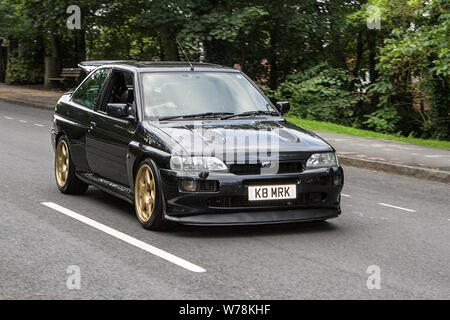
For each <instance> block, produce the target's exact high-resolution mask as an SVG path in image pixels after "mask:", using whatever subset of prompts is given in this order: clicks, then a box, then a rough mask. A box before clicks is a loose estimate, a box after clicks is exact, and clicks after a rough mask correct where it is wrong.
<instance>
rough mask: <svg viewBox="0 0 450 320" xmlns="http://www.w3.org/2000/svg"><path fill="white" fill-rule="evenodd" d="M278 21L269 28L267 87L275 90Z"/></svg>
mask: <svg viewBox="0 0 450 320" xmlns="http://www.w3.org/2000/svg"><path fill="white" fill-rule="evenodd" d="M279 29H280V23H279V21H276V22H275V24H274V26H273V28H272V29H271V30H270V57H269V65H270V74H269V88H270V89H272V90H276V89H277V87H278V77H279V66H278V55H279V52H278V43H279V39H280V34H279Z"/></svg>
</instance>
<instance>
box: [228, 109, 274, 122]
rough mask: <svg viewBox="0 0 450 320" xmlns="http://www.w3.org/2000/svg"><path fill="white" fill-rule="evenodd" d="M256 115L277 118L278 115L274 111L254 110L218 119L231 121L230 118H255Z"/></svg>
mask: <svg viewBox="0 0 450 320" xmlns="http://www.w3.org/2000/svg"><path fill="white" fill-rule="evenodd" d="M257 115H268V116H279V115H280V114H279V113H278V112H276V111H268V110H254V111H246V112H242V113H237V114H231V115H229V116H224V117H222V118H220V119H221V120H224V119H231V118H235V117H248V116H257Z"/></svg>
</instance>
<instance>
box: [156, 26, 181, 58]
mask: <svg viewBox="0 0 450 320" xmlns="http://www.w3.org/2000/svg"><path fill="white" fill-rule="evenodd" d="M176 35H177V32H176V31H174V30H171V28H169V27H168V26H161V27H160V29H159V38H160V43H161V60H163V61H178V60H180V57H179V55H178V45H177V41H176Z"/></svg>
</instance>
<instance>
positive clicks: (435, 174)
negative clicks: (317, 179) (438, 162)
mask: <svg viewBox="0 0 450 320" xmlns="http://www.w3.org/2000/svg"><path fill="white" fill-rule="evenodd" d="M338 156H339V162H340V164H342V165H346V166H352V167H358V168H362V169H370V170H377V171H384V172H388V173H394V174H398V175H402V176H408V177H413V178H417V179H423V180H430V181H436V182H442V183H447V184H450V172H445V171H441V170H433V169H428V168H421V167H414V166H407V165H402V164H397V163H392V162H384V161H376V160H369V159H363V158H356V157H349V156H343V155H339V154H338Z"/></svg>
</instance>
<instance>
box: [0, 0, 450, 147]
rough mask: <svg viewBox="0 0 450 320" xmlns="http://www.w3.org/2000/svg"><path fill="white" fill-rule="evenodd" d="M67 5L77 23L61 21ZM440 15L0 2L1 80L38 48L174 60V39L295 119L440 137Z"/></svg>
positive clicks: (30, 64) (328, 0)
mask: <svg viewBox="0 0 450 320" xmlns="http://www.w3.org/2000/svg"><path fill="white" fill-rule="evenodd" d="M71 4H76V5H78V6H79V7H80V9H81V12H82V28H81V30H69V29H68V28H67V26H66V20H67V18H68V14H67V12H66V9H67V7H68V6H69V5H71ZM371 6H372V7H373V6H376V7H377V8H379V10H380V18H381V29H380V30H377V29H369V28H368V27H367V21H368V19H370V18H371V17H370V16H371V13H370V12H369V11H368V9H369V8H370V7H371ZM449 17H450V14H449V1H448V0H320V1H318V0H303V1H298V0H277V1H275V0H245V1H244V0H153V1H148V0H121V1H117V0H112V1H108V2H105V1H100V0H79V1H77V2H76V3H73V1H69V0H0V38H3V39H5V40H7V42H8V43H10V48H11V49H12V52H10V62H9V65H8V68H9V76H8V81H10V82H16V83H27V82H36V81H41V79H42V75H41V76H35V73H40V72H43V68H35V67H36V66H43V64H44V58H45V57H46V56H47V57H51V58H52V61H53V63H54V64H58V67H59V68H60V67H72V66H76V65H77V63H78V62H80V61H81V60H85V59H138V60H183V59H185V57H184V56H183V54H182V52H181V51H180V49H179V47H178V44H177V40H178V41H179V42H180V43H181V45H182V46H183V47H184V49H185V52H186V53H187V54H188V56H189V58H190V59H191V60H201V61H205V62H213V63H218V64H223V65H227V66H233V65H235V64H239V65H240V67H241V68H242V69H243V71H244V72H246V73H247V74H248V75H249V76H250V77H251V78H253V79H255V80H256V81H257V83H258V84H260V85H261V86H263V87H264V88H265V89H266V90H267V92H270V93H271V95H272V97H273V98H274V99H279V100H287V99H289V100H291V102H292V106H293V108H292V112H293V113H294V114H296V115H297V116H301V117H307V118H311V119H317V120H326V121H332V122H336V123H340V124H346V125H352V126H355V127H360V128H365V129H373V130H376V131H380V132H387V133H396V134H397V133H398V134H403V135H415V136H422V137H434V138H440V139H449V128H448V127H449V122H448V121H449V109H448V108H449V105H450V103H449V95H448V92H449V82H450V81H449V77H450V75H449V73H450V68H449V63H450V47H449V38H450V37H449V36H448V35H449V19H450V18H449ZM5 42H6V41H3V45H5ZM15 43H18V45H17V46H16V45H14V44H15ZM20 70H23V71H24V72H20ZM25 70H34V71H30V72H29V73H28V74H27V72H25ZM21 73H23V74H21Z"/></svg>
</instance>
